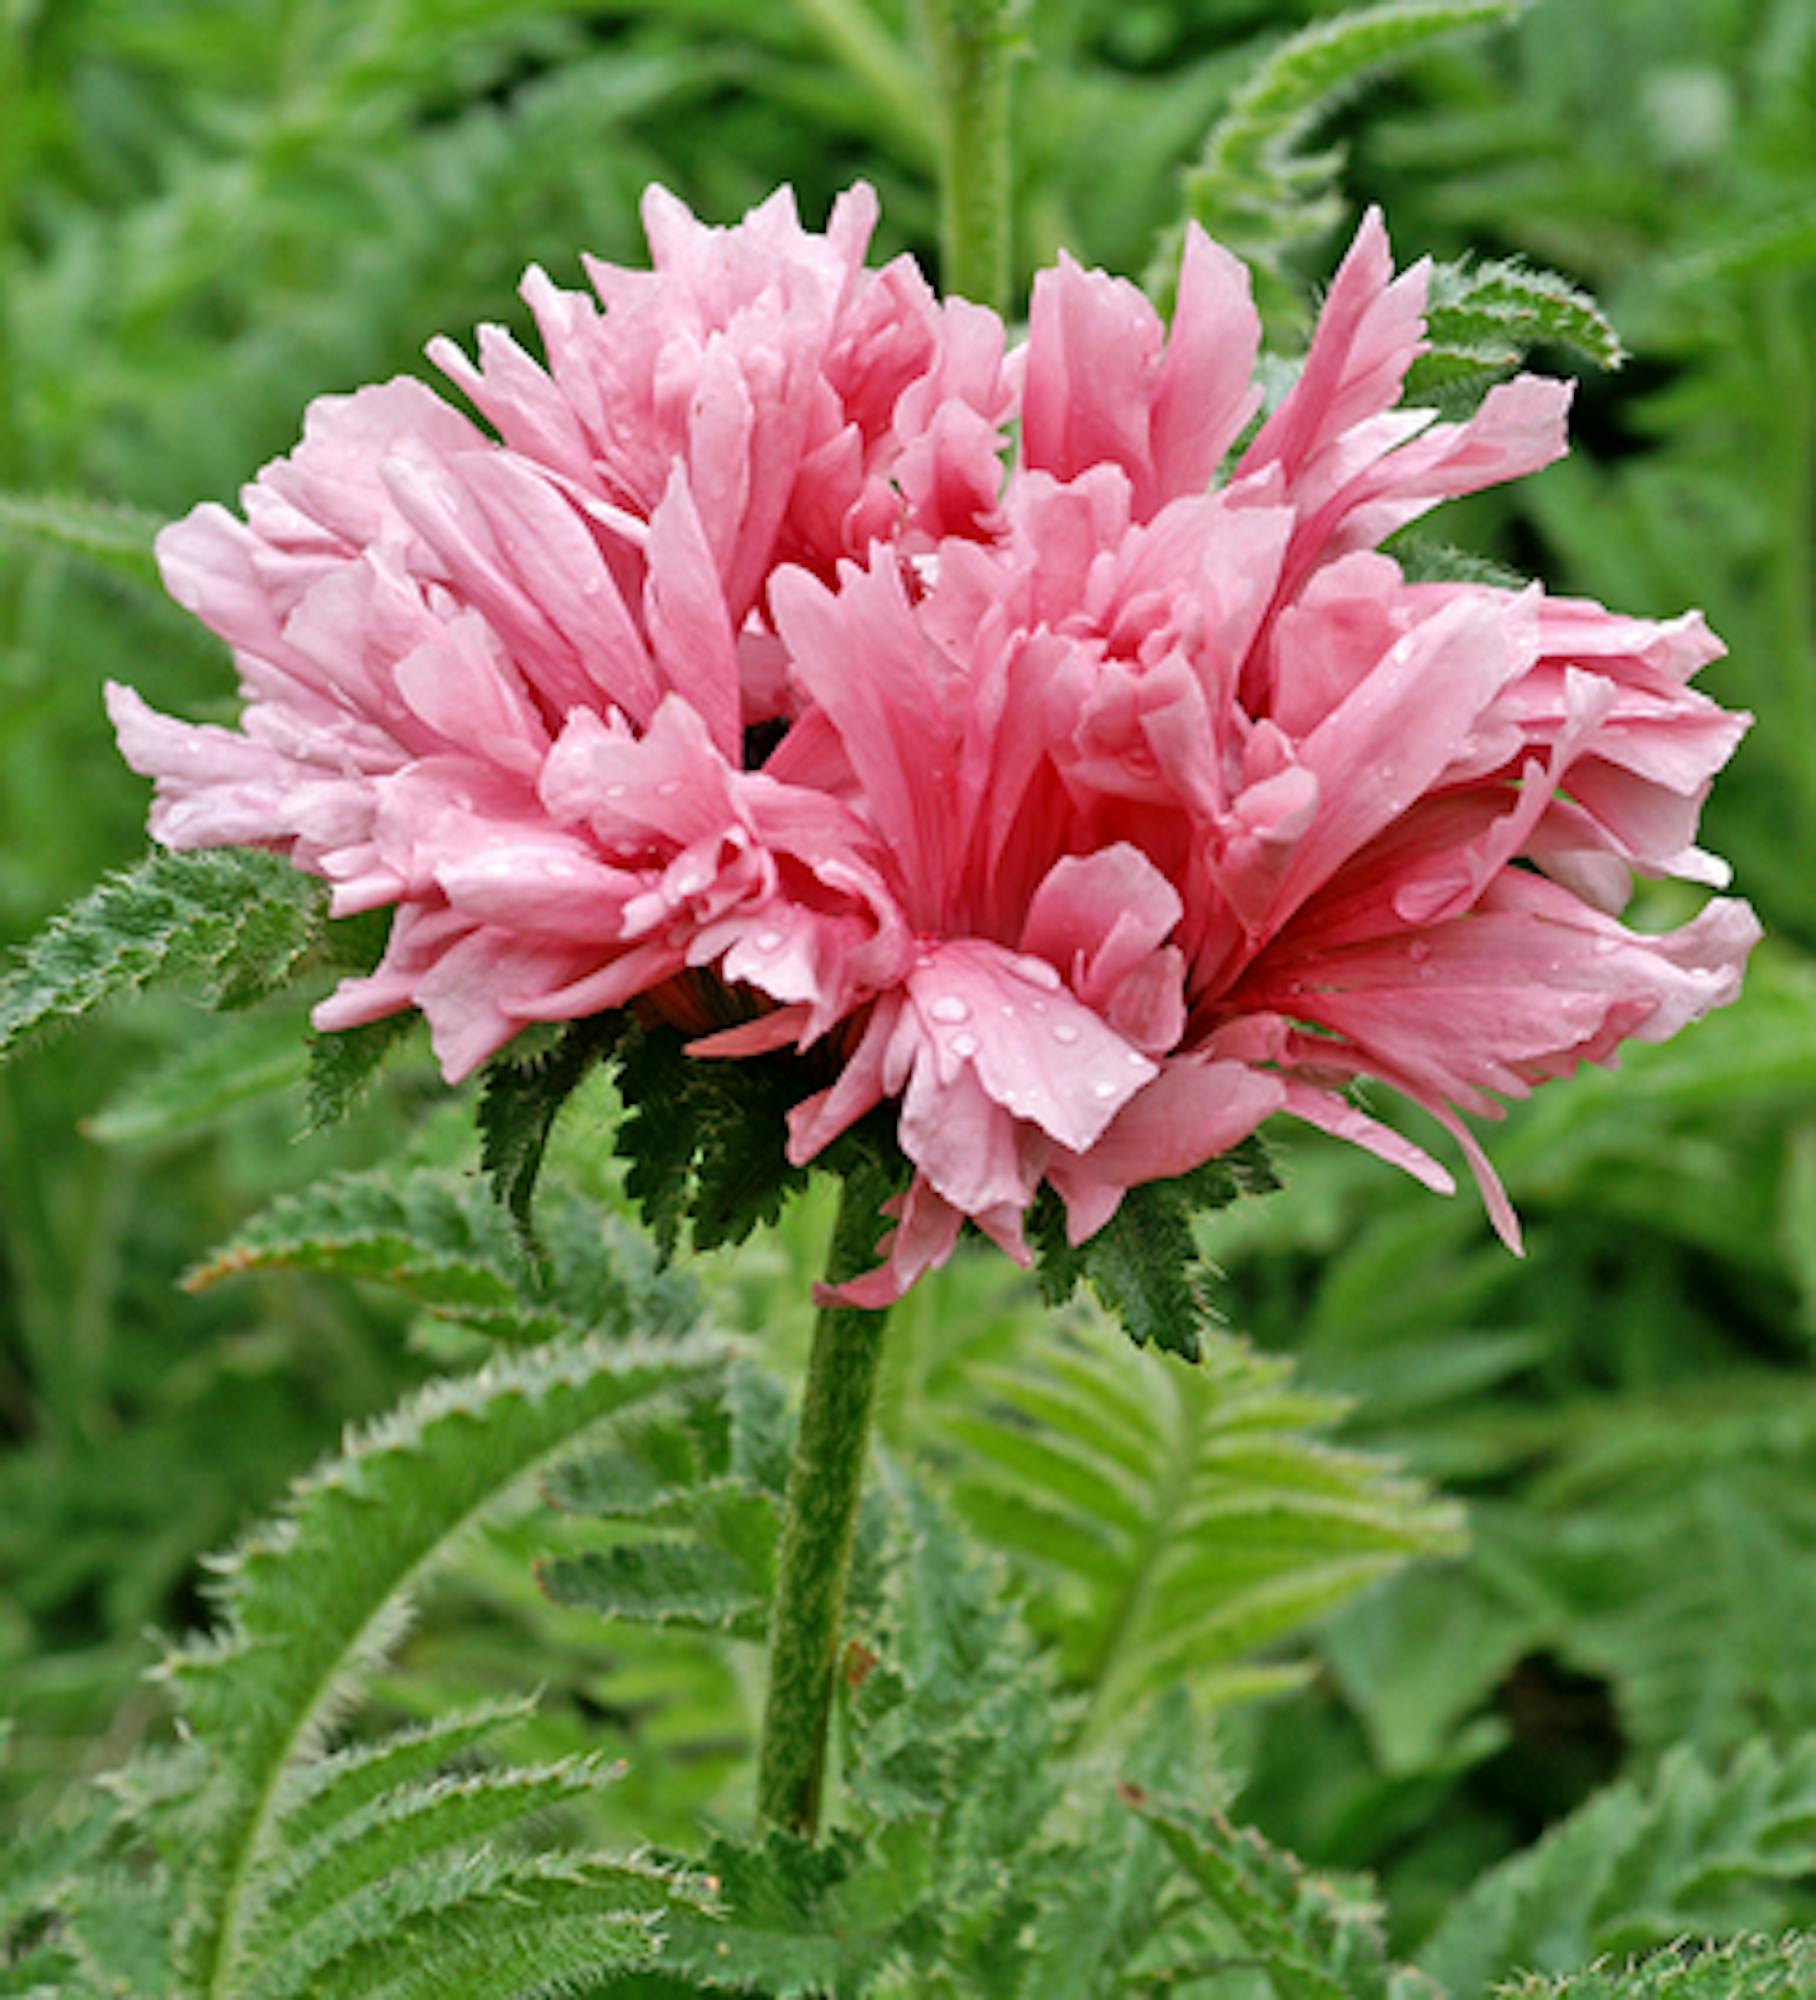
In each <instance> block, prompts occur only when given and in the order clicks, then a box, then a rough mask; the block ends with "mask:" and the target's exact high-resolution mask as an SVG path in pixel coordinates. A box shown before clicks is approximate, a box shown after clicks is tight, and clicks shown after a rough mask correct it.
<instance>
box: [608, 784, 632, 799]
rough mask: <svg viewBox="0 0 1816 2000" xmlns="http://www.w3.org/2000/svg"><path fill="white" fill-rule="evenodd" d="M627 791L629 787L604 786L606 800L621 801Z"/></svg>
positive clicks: (622, 785) (620, 785)
mask: <svg viewBox="0 0 1816 2000" xmlns="http://www.w3.org/2000/svg"><path fill="white" fill-rule="evenodd" d="M629 790H630V786H629V785H624V784H611V785H607V786H606V788H605V795H606V797H607V798H608V799H621V798H623V796H624V795H625V793H626V792H628V791H629Z"/></svg>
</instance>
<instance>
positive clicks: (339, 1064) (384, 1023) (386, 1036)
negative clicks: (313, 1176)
mask: <svg viewBox="0 0 1816 2000" xmlns="http://www.w3.org/2000/svg"><path fill="white" fill-rule="evenodd" d="M419 1019H420V1017H419V1016H418V1015H416V1014H387V1015H385V1016H384V1018H383V1019H382V1020H377V1021H368V1022H366V1024H365V1025H364V1026H363V1027H359V1028H346V1029H343V1030H342V1031H341V1032H340V1033H339V1034H335V1035H323V1034H311V1035H310V1037H309V1040H308V1057H307V1061H308V1074H307V1079H306V1084H305V1089H306V1092H307V1098H306V1102H307V1106H308V1109H307V1112H306V1115H305V1119H304V1125H303V1130H304V1131H305V1132H325V1131H326V1130H327V1129H328V1128H329V1127H330V1126H332V1125H338V1124H339V1123H340V1122H341V1120H342V1119H343V1118H345V1117H346V1116H347V1114H348V1113H349V1112H350V1111H352V1110H353V1108H354V1107H355V1106H356V1105H357V1104H358V1103H359V1101H360V1100H361V1098H363V1097H364V1096H365V1094H366V1092H367V1091H368V1090H369V1089H370V1088H371V1086H372V1080H373V1078H374V1077H376V1076H377V1074H378V1072H379V1069H380V1068H381V1067H382V1066H383V1064H384V1063H385V1061H386V1060H387V1058H388V1057H389V1056H390V1055H391V1053H392V1052H393V1050H395V1049H397V1048H398V1047H400V1046H401V1045H402V1043H403V1042H404V1041H405V1040H406V1039H407V1038H408V1037H409V1035H410V1032H411V1030H412V1029H413V1028H415V1027H416V1025H417V1023H418V1020H419Z"/></svg>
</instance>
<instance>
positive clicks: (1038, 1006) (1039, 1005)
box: [1028, 1000, 1047, 1014]
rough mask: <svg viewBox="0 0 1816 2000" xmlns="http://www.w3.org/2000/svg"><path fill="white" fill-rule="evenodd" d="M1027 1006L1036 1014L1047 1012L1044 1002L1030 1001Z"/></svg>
mask: <svg viewBox="0 0 1816 2000" xmlns="http://www.w3.org/2000/svg"><path fill="white" fill-rule="evenodd" d="M1028 1004H1029V1006H1030V1007H1032V1008H1033V1010H1034V1012H1035V1013H1037V1014H1044V1013H1045V1012H1046V1011H1047V1003H1046V1002H1045V1001H1044V1000H1031V1001H1029V1003H1028Z"/></svg>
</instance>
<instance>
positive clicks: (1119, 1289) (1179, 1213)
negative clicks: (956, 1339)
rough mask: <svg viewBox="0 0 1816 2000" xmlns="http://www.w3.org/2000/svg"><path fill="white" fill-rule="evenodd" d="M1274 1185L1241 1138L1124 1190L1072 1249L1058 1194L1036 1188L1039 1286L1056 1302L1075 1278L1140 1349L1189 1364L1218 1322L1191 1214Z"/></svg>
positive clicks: (1251, 1144) (1258, 1148) (1265, 1163)
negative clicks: (1180, 1170)
mask: <svg viewBox="0 0 1816 2000" xmlns="http://www.w3.org/2000/svg"><path fill="white" fill-rule="evenodd" d="M1278 1186H1279V1182H1278V1180H1277V1179H1276V1178H1275V1175H1274V1172H1273V1168H1272V1165H1271V1163H1270V1162H1269V1159H1268V1156H1267V1153H1266V1150H1265V1148H1264V1147H1263V1146H1262V1144H1261V1141H1260V1140H1259V1139H1258V1138H1249V1139H1245V1140H1243V1142H1242V1143H1241V1145H1239V1146H1236V1147H1233V1148H1232V1149H1231V1150H1230V1151H1229V1152H1227V1153H1224V1154H1222V1155H1220V1156H1219V1157H1218V1158H1216V1159H1214V1160H1207V1161H1206V1162H1205V1163H1204V1164H1203V1165H1202V1166H1199V1167H1195V1168H1193V1169H1192V1171H1191V1172H1190V1173H1188V1174H1181V1175H1180V1176H1178V1178H1176V1179H1173V1180H1165V1181H1149V1182H1147V1183H1146V1184H1145V1185H1143V1186H1141V1187H1135V1188H1131V1189H1130V1190H1129V1191H1128V1193H1127V1194H1126V1195H1124V1197H1123V1199H1122V1203H1121V1206H1120V1207H1119V1208H1118V1209H1117V1211H1116V1213H1115V1214H1114V1215H1113V1216H1112V1217H1111V1218H1110V1220H1109V1221H1108V1222H1107V1223H1106V1224H1105V1225H1104V1226H1103V1228H1101V1229H1100V1230H1098V1232H1097V1233H1096V1235H1094V1236H1092V1237H1089V1238H1088V1239H1087V1240H1086V1241H1085V1242H1084V1243H1082V1244H1078V1245H1076V1246H1074V1245H1072V1244H1070V1243H1068V1242H1067V1241H1066V1235H1065V1224H1064V1219H1063V1215H1062V1213H1061V1210H1060V1205H1059V1202H1058V1200H1057V1198H1056V1197H1055V1196H1053V1195H1052V1193H1051V1192H1050V1191H1047V1190H1043V1191H1042V1195H1041V1198H1040V1200H1039V1201H1038V1202H1037V1203H1036V1205H1035V1208H1034V1211H1033V1213H1032V1215H1031V1217H1030V1219H1029V1229H1028V1235H1029V1240H1030V1242H1031V1243H1032V1244H1033V1247H1034V1251H1035V1255H1036V1258H1037V1260H1038V1262H1037V1267H1036V1268H1037V1272H1038V1275H1039V1279H1040V1285H1041V1290H1042V1292H1043V1294H1044V1295H1045V1297H1046V1298H1047V1300H1048V1302H1049V1303H1050V1304H1055V1305H1057V1304H1060V1303H1062V1302H1063V1301H1064V1300H1065V1299H1067V1298H1069V1297H1070V1296H1071V1294H1072V1292H1073V1291H1074V1289H1075V1288H1076V1287H1077V1285H1078V1283H1079V1281H1080V1280H1081V1279H1082V1280H1084V1281H1085V1282H1086V1283H1088V1284H1089V1285H1090V1287H1091V1289H1092V1290H1093V1291H1094V1292H1095V1293H1096V1294H1097V1296H1098V1297H1099V1298H1100V1299H1101V1300H1102V1301H1103V1303H1104V1305H1105V1306H1106V1307H1108V1309H1109V1310H1110V1311H1111V1312H1112V1313H1114V1314H1115V1316H1116V1318H1117V1319H1118V1320H1119V1321H1120V1322H1121V1324H1122V1327H1123V1329H1124V1331H1125V1332H1126V1333H1127V1334H1128V1335H1129V1337H1130V1339H1132V1340H1133V1341H1134V1342H1135V1344H1136V1345H1137V1346H1138V1347H1139V1346H1149V1345H1151V1346H1154V1347H1157V1348H1160V1349H1163V1350H1164V1351H1166V1352H1168V1353H1172V1354H1178V1355H1180V1356H1182V1357H1183V1358H1184V1359H1185V1360H1187V1361H1196V1360H1198V1359H1199V1358H1200V1356H1201V1355H1202V1353H1203V1336H1204V1335H1205V1334H1206V1333H1207V1332H1208V1331H1210V1330H1211V1329H1212V1328H1213V1327H1215V1326H1216V1324H1217V1323H1218V1322H1217V1314H1216V1311H1215V1309H1214V1307H1213V1306H1212V1304H1211V1297H1210V1283H1209V1281H1210V1276H1211V1273H1210V1270H1209V1267H1208V1266H1207V1265H1206V1263H1205V1261H1204V1257H1203V1254H1202V1252H1201V1251H1200V1250H1199V1247H1198V1242H1197V1238H1196V1237H1195V1235H1194V1233H1193V1230H1192V1217H1193V1216H1194V1215H1196V1214H1203V1213H1206V1212H1210V1211H1214V1210H1216V1209H1219V1208H1222V1207H1225V1206H1226V1205H1227V1204H1228V1203H1230V1202H1232V1201H1234V1200H1236V1198H1237V1197H1238V1196H1239V1195H1243V1194H1261V1193H1265V1192H1267V1191H1269V1190H1270V1189H1273V1188H1276V1187H1278Z"/></svg>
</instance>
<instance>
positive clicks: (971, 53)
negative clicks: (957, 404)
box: [919, 0, 1017, 312]
mask: <svg viewBox="0 0 1816 2000" xmlns="http://www.w3.org/2000/svg"><path fill="white" fill-rule="evenodd" d="M919 11H920V18H921V32H922V34H923V35H924V37H925V39H926V43H927V49H928V54H929V56H930V58H931V61H932V66H933V79H934V84H935V89H936V97H937V102H938V112H939V121H940V132H939V142H940V288H941V290H943V291H947V292H959V293H962V294H963V295H964V296H965V297H966V298H968V299H973V300H975V301H976V302H977V303H978V304H979V305H985V306H992V307H994V308H995V309H996V310H997V311H998V312H1006V311H1007V310H1008V304H1009V213H1010V156H1009V65H1010V61H1011V44H1012V40H1013V33H1012V29H1013V17H1014V15H1015V13H1016V11H1017V0H919Z"/></svg>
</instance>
